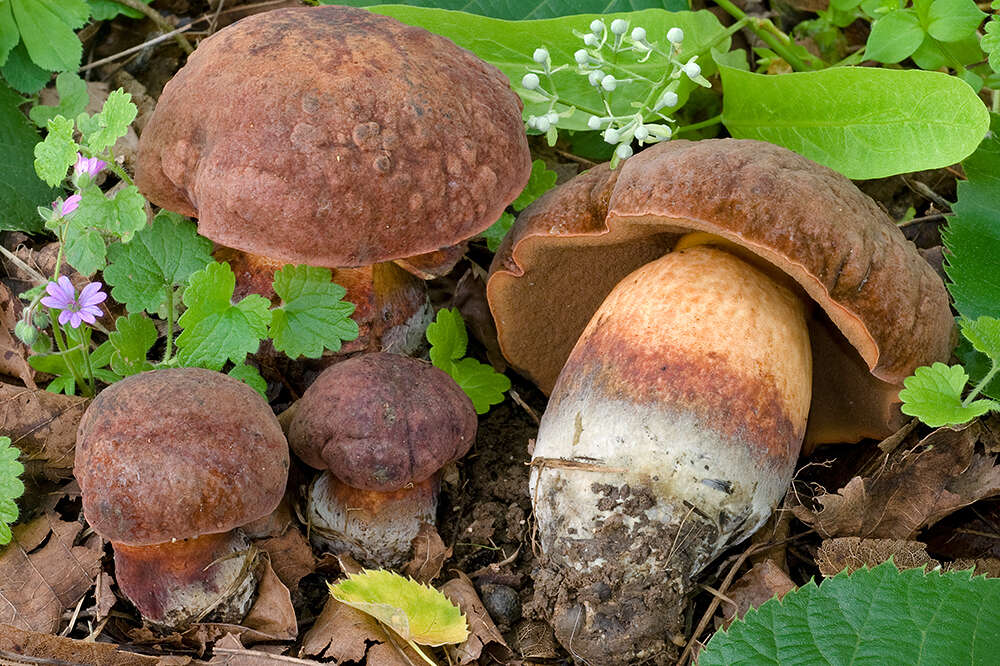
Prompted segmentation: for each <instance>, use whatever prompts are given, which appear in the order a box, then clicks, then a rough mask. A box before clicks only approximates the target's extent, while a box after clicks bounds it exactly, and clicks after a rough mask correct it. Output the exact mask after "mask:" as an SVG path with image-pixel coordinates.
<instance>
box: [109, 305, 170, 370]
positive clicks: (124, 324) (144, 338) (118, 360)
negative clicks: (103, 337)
mask: <svg viewBox="0 0 1000 666" xmlns="http://www.w3.org/2000/svg"><path fill="white" fill-rule="evenodd" d="M158 337H159V334H158V333H157V331H156V325H155V324H153V320H152V319H149V318H148V317H146V316H144V315H143V314H142V313H141V312H136V313H133V314H130V315H129V316H128V317H118V319H116V320H115V330H114V331H112V332H111V333H109V334H108V340H109V341H110V342H111V345H112V346H113V347H114V353H112V354H111V369H112V370H114V372H115V373H116V374H118V375H121V376H122V377H128V376H129V375H137V374H139V373H140V372H145V371H147V370H152V369H153V364H152V363H150V362H149V361H148V360H147V359H146V356H147V355H148V354H149V350H150V349H152V348H153V345H154V344H156V340H157V338H158Z"/></svg>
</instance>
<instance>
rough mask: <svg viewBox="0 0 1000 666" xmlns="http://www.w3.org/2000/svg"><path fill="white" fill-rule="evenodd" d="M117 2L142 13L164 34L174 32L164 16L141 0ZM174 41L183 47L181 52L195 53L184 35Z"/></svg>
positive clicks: (119, 0) (117, 0)
mask: <svg viewBox="0 0 1000 666" xmlns="http://www.w3.org/2000/svg"><path fill="white" fill-rule="evenodd" d="M115 2H118V3H119V4H122V5H125V6H126V7H131V8H132V9H134V10H135V11H137V12H142V13H143V14H145V15H146V16H147V17H148V18H149V20H150V21H152V22H153V23H155V24H156V27H158V28H159V29H160V30H163V31H164V32H171V31H172V30H173V27H174V26H172V25H170V23H168V22H167V19H165V18H163V14H161V13H160V12H158V11H156V10H155V9H153V8H152V7H150V6H149V5H147V4H145V3H142V2H139V0H115ZM174 41H175V42H177V46H179V47H181V50H183V51H184V53H187V54H188V55H191V54H192V53H194V47H193V46H191V42H189V41H188V40H187V37H185V36H184V35H182V34H179V33H177V34H175V35H174Z"/></svg>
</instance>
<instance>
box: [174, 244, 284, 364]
mask: <svg viewBox="0 0 1000 666" xmlns="http://www.w3.org/2000/svg"><path fill="white" fill-rule="evenodd" d="M235 287H236V277H235V276H234V275H233V271H232V269H231V268H229V264H226V263H221V264H220V263H217V262H215V263H211V264H209V265H208V266H206V267H205V268H203V269H201V270H200V271H196V272H195V273H193V274H192V275H191V277H190V279H189V284H188V287H187V289H185V290H184V305H186V306H187V310H186V311H185V312H184V314H182V315H181V316H180V319H178V324H180V326H181V327H182V328H183V329H184V330H183V332H182V333H181V334H180V335H179V336H177V359H178V361H180V363H181V364H182V365H184V366H198V367H204V368H208V369H210V370H221V369H222V366H223V365H224V364H225V362H226V361H227V360H228V361H232V362H233V363H236V364H240V363H243V360H244V359H245V358H246V356H247V354H251V353H253V352H255V351H257V348H258V347H259V346H260V341H261V339H263V338H264V336H265V335H266V334H267V325H268V323H270V321H271V312H270V310H269V306H270V303H268V301H267V299H266V298H264V297H263V296H259V295H257V294H250V295H249V296H247V297H246V298H244V299H243V300H241V301H240V302H239V303H236V304H235V305H234V304H233V303H232V298H233V291H234V289H235Z"/></svg>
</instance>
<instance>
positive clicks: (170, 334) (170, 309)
mask: <svg viewBox="0 0 1000 666" xmlns="http://www.w3.org/2000/svg"><path fill="white" fill-rule="evenodd" d="M164 288H165V289H166V290H167V349H166V351H165V352H163V362H164V363H166V362H167V361H169V360H170V357H171V356H172V355H173V353H174V351H173V342H174V290H173V289H172V288H171V287H170V285H169V284H168V285H167V286H166V287H164Z"/></svg>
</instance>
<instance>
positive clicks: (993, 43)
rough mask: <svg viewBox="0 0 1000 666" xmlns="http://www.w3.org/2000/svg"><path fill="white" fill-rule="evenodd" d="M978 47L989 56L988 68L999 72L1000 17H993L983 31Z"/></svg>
mask: <svg viewBox="0 0 1000 666" xmlns="http://www.w3.org/2000/svg"><path fill="white" fill-rule="evenodd" d="M983 32H984V34H983V38H982V40H980V42H979V45H980V46H981V47H982V49H983V51H985V52H986V53H987V54H988V56H989V63H990V67H991V68H992V69H993V71H994V72H1000V16H994V17H993V18H992V19H990V22H989V23H987V24H986V27H985V28H984V30H983Z"/></svg>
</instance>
